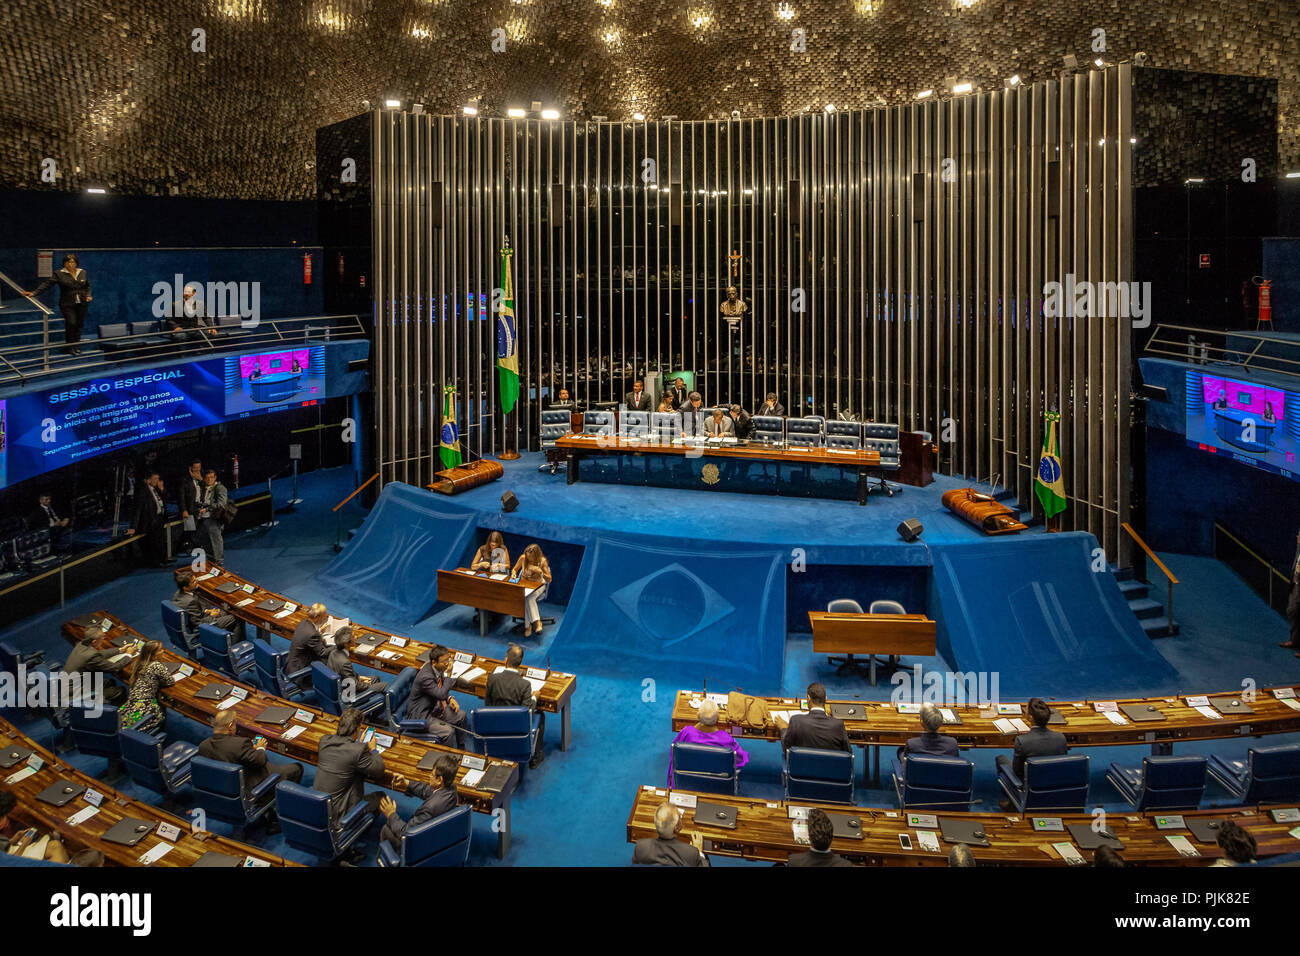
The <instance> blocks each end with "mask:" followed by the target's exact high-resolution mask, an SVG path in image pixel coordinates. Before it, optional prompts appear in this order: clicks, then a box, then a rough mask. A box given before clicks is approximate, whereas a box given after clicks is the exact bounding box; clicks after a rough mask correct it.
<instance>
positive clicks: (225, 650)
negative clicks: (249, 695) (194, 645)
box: [199, 624, 255, 678]
mask: <svg viewBox="0 0 1300 956" xmlns="http://www.w3.org/2000/svg"><path fill="white" fill-rule="evenodd" d="M199 646H200V647H201V648H202V649H203V666H204V667H208V668H213V667H215V668H216V669H217V670H219V671H221V672H222V673H223V674H229V675H230V676H231V677H234V678H239V677H240V676H241V675H243V674H245V673H247V672H248V671H251V670H253V668H254V667H255V663H254V661H253V644H252V642H251V641H236V638H235V636H234V634H233V633H232V632H231V631H227V630H225V629H224V628H220V627H217V626H216V625H215V624H200V625H199Z"/></svg>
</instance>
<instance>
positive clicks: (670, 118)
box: [659, 113, 677, 123]
mask: <svg viewBox="0 0 1300 956" xmlns="http://www.w3.org/2000/svg"><path fill="white" fill-rule="evenodd" d="M675 119H677V114H676V113H665V114H664V115H663V116H661V117H659V121H660V122H661V123H671V122H672V121H673V120H675Z"/></svg>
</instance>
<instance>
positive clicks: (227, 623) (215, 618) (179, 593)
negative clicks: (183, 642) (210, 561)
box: [172, 571, 235, 631]
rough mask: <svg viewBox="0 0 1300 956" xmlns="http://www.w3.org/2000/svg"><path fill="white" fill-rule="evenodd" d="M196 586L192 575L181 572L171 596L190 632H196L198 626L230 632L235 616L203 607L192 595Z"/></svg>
mask: <svg viewBox="0 0 1300 956" xmlns="http://www.w3.org/2000/svg"><path fill="white" fill-rule="evenodd" d="M196 586H197V585H196V584H195V583H194V575H192V574H190V572H188V571H181V572H180V573H179V574H177V575H176V593H175V594H173V595H172V603H173V604H175V605H176V606H177V607H178V608H180V609H181V613H182V614H184V615H185V620H186V621H187V622H188V623H189V626H190V630H194V631H197V630H198V628H199V625H200V624H214V625H216V626H217V627H219V628H221V629H222V630H226V631H228V630H230V629H231V628H232V627H234V626H235V616H234V615H233V614H228V613H226V612H224V611H221V610H219V609H218V608H215V607H204V606H203V602H202V601H200V600H199V596H198V595H197V594H195V593H194V589H195V587H196Z"/></svg>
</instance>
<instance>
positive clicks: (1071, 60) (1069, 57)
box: [1061, 53, 1079, 70]
mask: <svg viewBox="0 0 1300 956" xmlns="http://www.w3.org/2000/svg"><path fill="white" fill-rule="evenodd" d="M1061 59H1062V61H1063V62H1064V63H1065V68H1066V69H1067V70H1077V69H1078V68H1079V58H1078V57H1077V56H1075V55H1074V54H1073V53H1067V54H1065V56H1064V57H1062V58H1061Z"/></svg>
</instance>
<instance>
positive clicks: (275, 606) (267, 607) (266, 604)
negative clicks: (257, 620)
mask: <svg viewBox="0 0 1300 956" xmlns="http://www.w3.org/2000/svg"><path fill="white" fill-rule="evenodd" d="M253 606H254V607H255V608H257V609H258V610H259V611H278V610H280V608H282V607H284V602H283V601H277V600H276V599H275V598H267V599H266V600H265V601H262V602H261V603H260V604H254V605H253Z"/></svg>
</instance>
